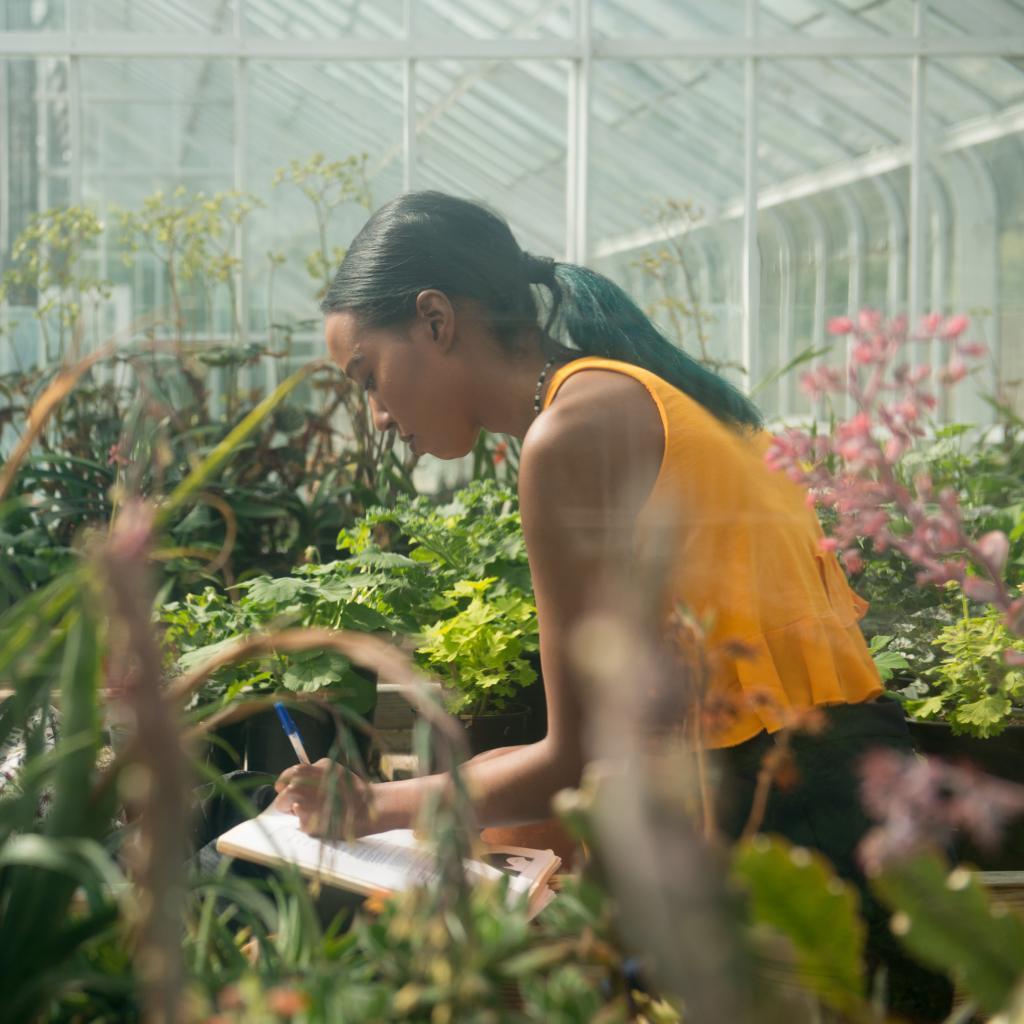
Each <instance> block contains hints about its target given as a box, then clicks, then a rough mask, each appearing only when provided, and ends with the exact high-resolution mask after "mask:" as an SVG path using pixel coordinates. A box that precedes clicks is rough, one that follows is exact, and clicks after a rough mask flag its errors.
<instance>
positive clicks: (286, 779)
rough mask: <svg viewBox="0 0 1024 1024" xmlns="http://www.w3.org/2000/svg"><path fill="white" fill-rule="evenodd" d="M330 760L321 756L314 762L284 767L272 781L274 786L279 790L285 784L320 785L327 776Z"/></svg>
mask: <svg viewBox="0 0 1024 1024" xmlns="http://www.w3.org/2000/svg"><path fill="white" fill-rule="evenodd" d="M331 765H332V762H331V761H329V760H328V759H327V758H322V759H321V760H319V761H317V763H316V764H293V765H292V766H291V768H285V770H284V771H283V772H281V774H280V775H279V776H278V777H277V780H276V781H275V782H274V788H275V789H276V790H277V791H278V793H280V792H281V790H283V789H284V788H285V786H291V785H296V784H302V785H307V786H309V785H313V786H318V785H320V784H321V783H322V782H323V780H324V779H326V778H327V776H328V774H329V772H330V769H331Z"/></svg>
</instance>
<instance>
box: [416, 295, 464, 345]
mask: <svg viewBox="0 0 1024 1024" xmlns="http://www.w3.org/2000/svg"><path fill="white" fill-rule="evenodd" d="M416 315H417V317H418V318H419V320H420V321H421V323H422V324H423V326H424V327H425V328H426V329H427V331H428V332H429V333H428V337H429V338H430V339H431V340H432V341H433V342H435V343H436V344H438V345H440V346H441V348H442V350H443V351H447V350H448V349H449V348H451V346H452V342H453V341H454V339H455V309H454V307H453V306H452V304H451V302H450V301H449V299H448V296H447V295H445V293H444V292H442V291H438V290H437V289H436V288H427V289H425V290H424V291H422V292H420V293H419V295H417V296H416Z"/></svg>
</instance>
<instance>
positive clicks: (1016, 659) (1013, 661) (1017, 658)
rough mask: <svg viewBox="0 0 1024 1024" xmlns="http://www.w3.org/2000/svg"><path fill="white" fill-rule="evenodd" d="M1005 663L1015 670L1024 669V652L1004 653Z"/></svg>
mask: <svg viewBox="0 0 1024 1024" xmlns="http://www.w3.org/2000/svg"><path fill="white" fill-rule="evenodd" d="M1003 661H1005V662H1006V664H1007V665H1012V666H1014V667H1015V668H1024V651H1003Z"/></svg>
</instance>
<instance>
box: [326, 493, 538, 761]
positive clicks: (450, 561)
mask: <svg viewBox="0 0 1024 1024" xmlns="http://www.w3.org/2000/svg"><path fill="white" fill-rule="evenodd" d="M382 544H386V545H388V547H390V548H391V555H392V557H400V555H399V553H400V552H401V553H404V556H405V558H406V559H407V564H404V565H403V564H398V563H395V564H394V565H393V574H392V577H391V579H390V580H389V582H388V583H387V585H385V586H383V587H378V588H377V589H376V592H375V594H374V602H375V607H376V608H377V610H379V611H381V612H383V613H385V614H389V615H392V616H395V617H396V619H397V620H398V621H399V622H401V624H402V625H403V627H404V629H405V631H406V632H408V633H411V634H413V635H414V636H415V638H416V639H415V642H416V659H417V661H418V662H419V663H420V664H421V665H422V666H423V668H424V669H426V670H427V671H428V672H430V673H432V674H433V675H436V676H437V677H438V678H439V679H440V680H441V684H442V694H443V698H444V702H445V706H446V708H447V710H448V711H450V712H451V713H452V714H454V715H457V716H458V717H459V718H460V720H461V721H462V723H463V725H464V726H465V728H466V731H467V738H468V741H469V745H470V749H471V751H472V752H473V753H478V752H480V751H483V750H488V749H492V748H494V747H499V746H506V745H512V744H517V743H527V742H530V741H531V740H534V739H539V738H540V737H541V736H543V734H544V730H545V729H546V718H545V714H544V703H543V692H542V688H541V687H538V686H536V685H535V684H536V681H537V679H538V678H539V673H538V668H539V636H538V629H537V610H536V605H535V603H534V599H533V591H532V585H531V581H530V570H529V564H528V562H527V557H526V547H525V543H524V541H523V535H522V524H521V521H520V517H519V509H518V505H517V502H516V496H515V494H514V492H513V491H511V490H510V489H509V488H508V487H506V486H502V485H500V484H498V483H497V482H496V481H494V480H486V481H476V482H474V483H471V484H470V485H468V486H467V487H465V488H463V489H462V490H460V491H458V492H457V493H456V494H455V495H454V496H453V497H452V500H451V501H450V502H448V503H446V504H443V505H437V504H432V503H431V502H429V501H428V500H427V499H426V498H423V497H419V498H415V499H408V498H400V499H399V501H398V502H397V503H396V504H395V506H394V507H393V508H390V509H371V510H370V511H369V512H368V513H367V515H366V516H364V517H363V518H362V519H361V520H360V521H358V522H357V523H356V525H355V526H354V527H353V528H352V529H351V530H348V531H342V533H341V534H340V536H339V547H341V548H342V549H347V550H348V551H350V552H352V553H353V555H355V556H356V557H358V558H362V559H369V560H370V562H371V563H374V562H375V561H376V560H379V559H380V558H381V557H382V556H384V555H386V554H387V553H388V552H386V551H384V549H383V548H382Z"/></svg>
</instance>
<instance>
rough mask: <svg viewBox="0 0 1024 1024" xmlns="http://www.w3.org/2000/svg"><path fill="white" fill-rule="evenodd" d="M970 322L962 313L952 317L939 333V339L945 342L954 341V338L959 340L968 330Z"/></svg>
mask: <svg viewBox="0 0 1024 1024" xmlns="http://www.w3.org/2000/svg"><path fill="white" fill-rule="evenodd" d="M969 322H970V321H969V320H968V319H967V317H965V316H964V315H963V314H962V313H959V314H957V315H956V316H951V317H950V318H949V319H948V320H947V321H946V322H945V323H944V324H943V325H942V329H941V330H940V331H939V337H940V338H942V339H943V340H944V341H952V340H953V339H954V338H959V337H960V335H961V334H963V333H964V331H966V330H967V325H968V323H969Z"/></svg>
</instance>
